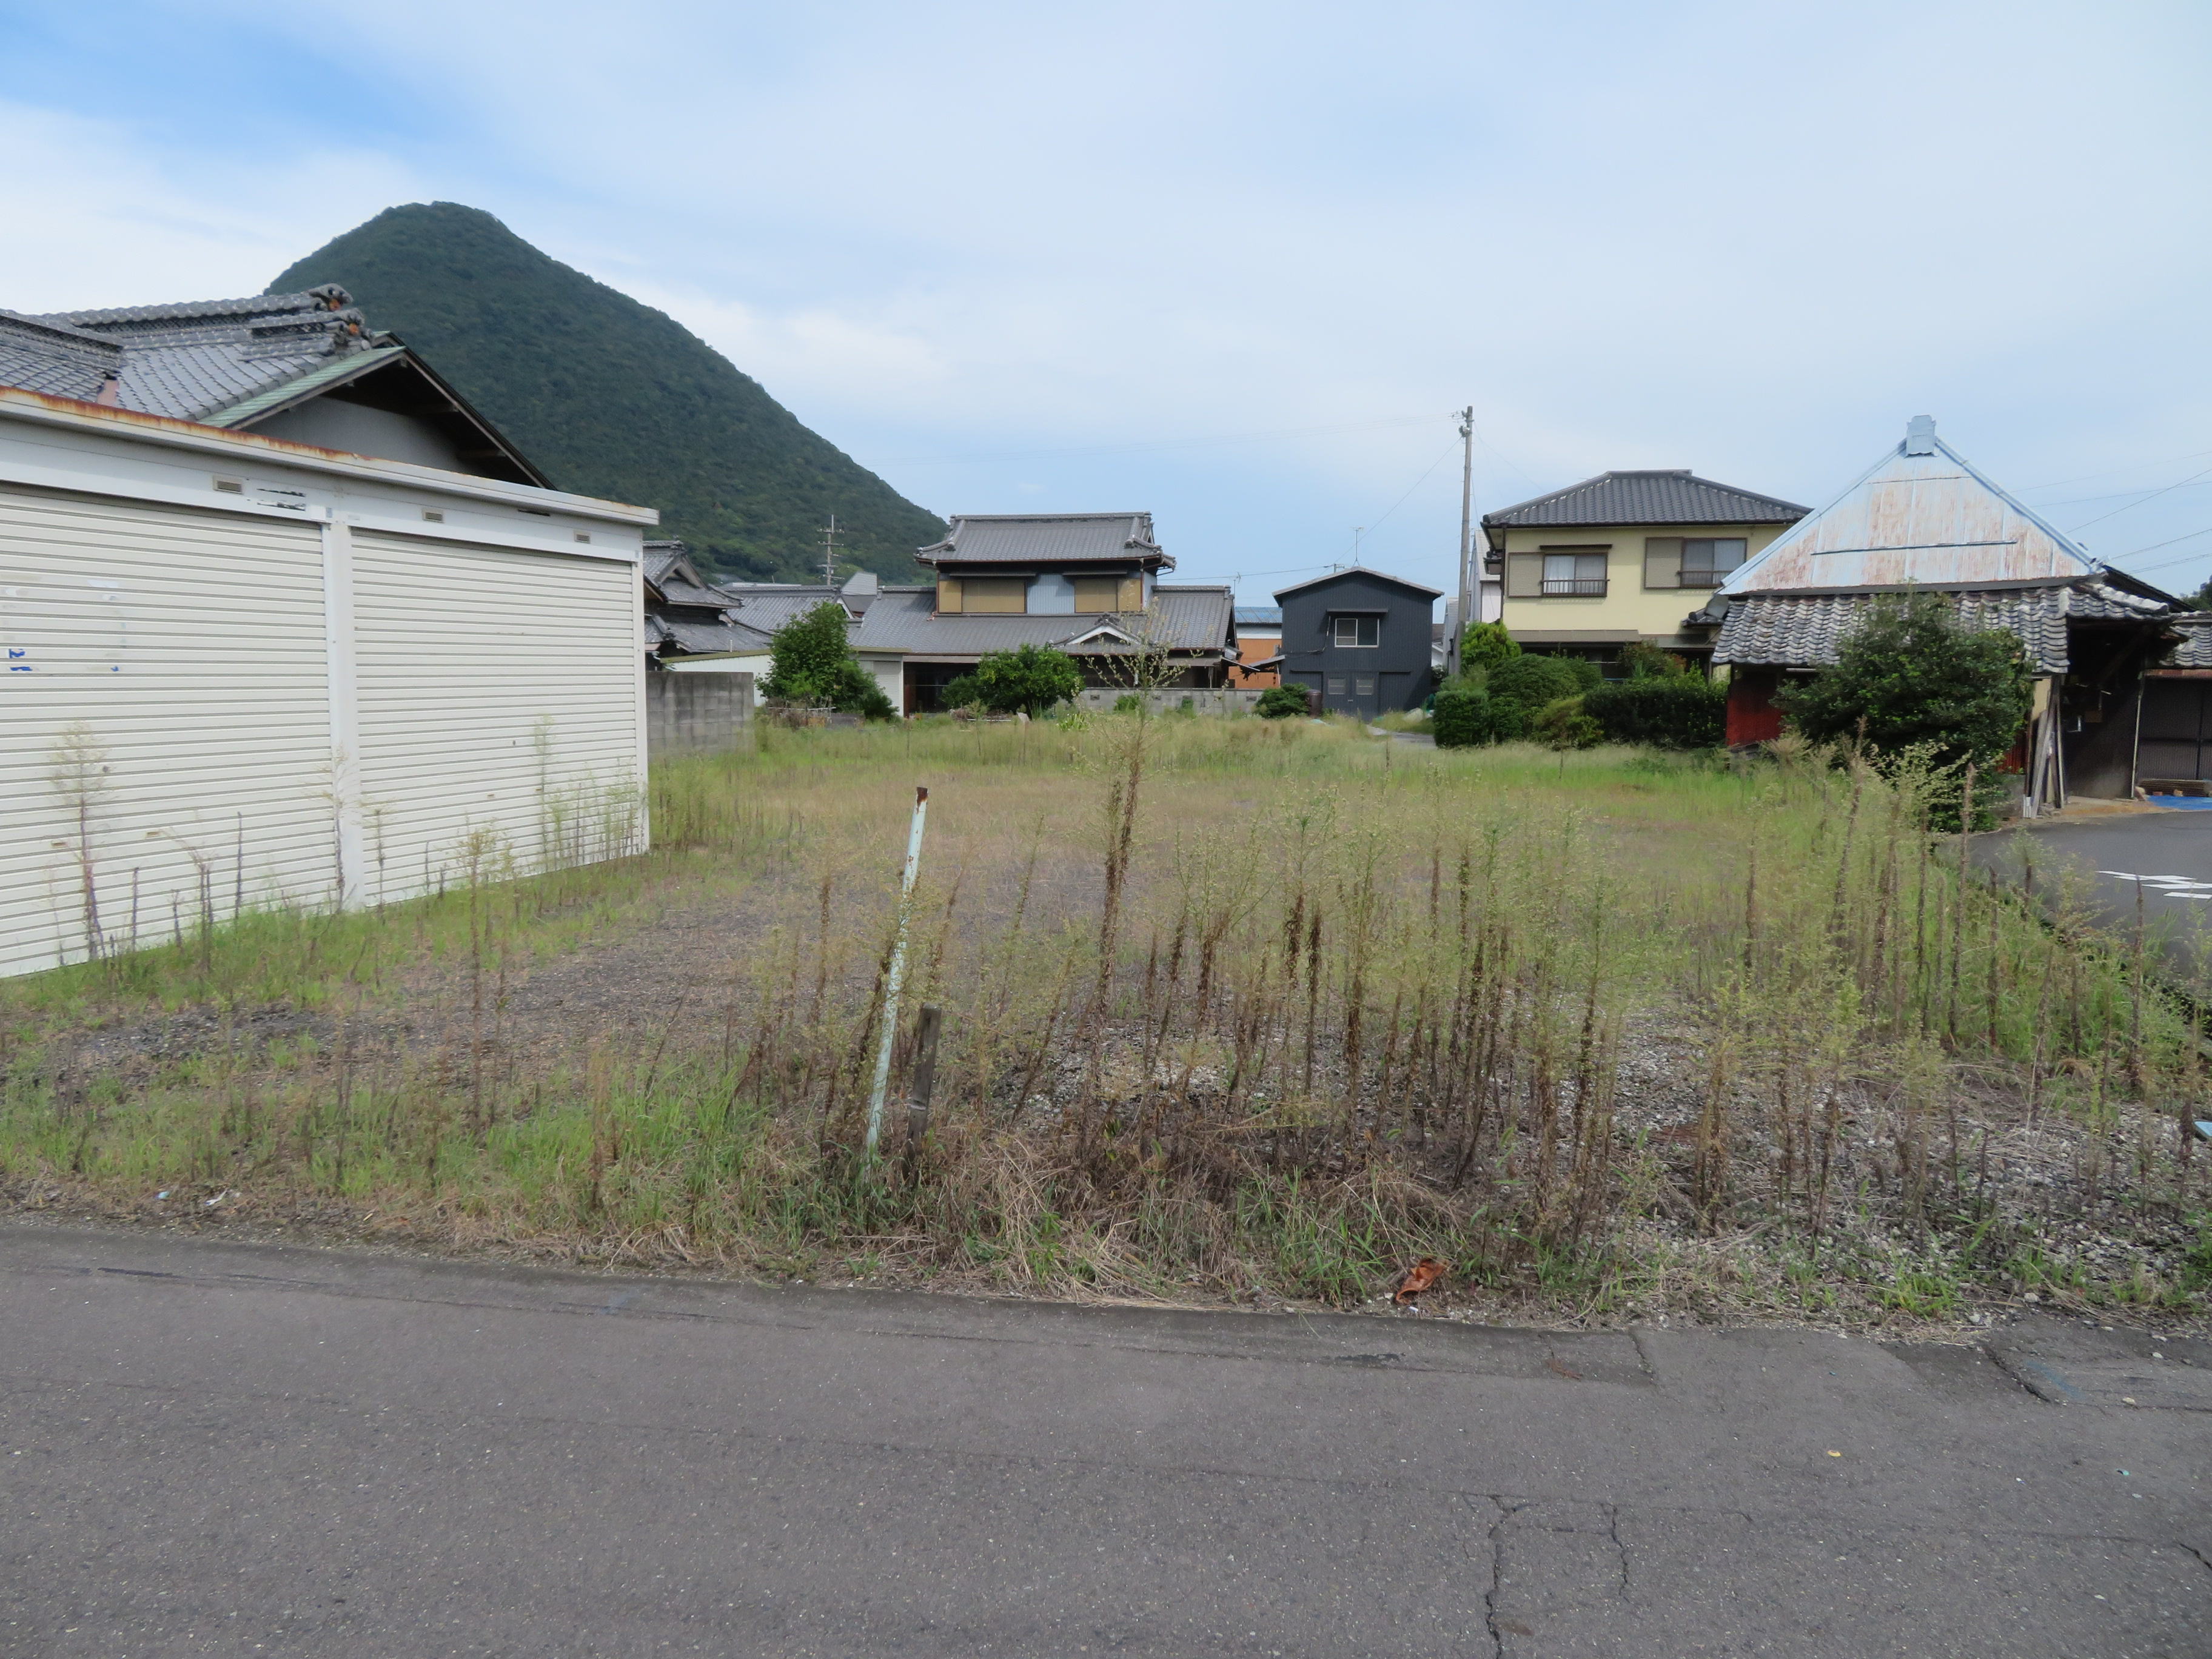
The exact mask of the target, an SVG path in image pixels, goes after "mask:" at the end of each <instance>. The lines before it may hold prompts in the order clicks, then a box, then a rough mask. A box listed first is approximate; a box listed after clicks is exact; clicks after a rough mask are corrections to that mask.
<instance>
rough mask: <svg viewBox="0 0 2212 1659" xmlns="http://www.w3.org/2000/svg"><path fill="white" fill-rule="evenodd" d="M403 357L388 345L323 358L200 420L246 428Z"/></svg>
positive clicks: (401, 348) (401, 351)
mask: <svg viewBox="0 0 2212 1659" xmlns="http://www.w3.org/2000/svg"><path fill="white" fill-rule="evenodd" d="M195 349H198V350H206V349H208V348H206V347H197V348H195ZM179 355H182V354H179ZM406 355H407V349H406V348H405V347H404V346H396V345H388V346H374V347H372V348H371V349H368V350H367V351H349V352H348V353H346V354H345V356H343V357H332V358H327V359H325V361H324V362H320V363H318V364H317V365H316V366H315V367H314V368H311V369H309V370H308V371H307V373H306V374H298V375H295V376H294V377H293V378H292V379H290V380H280V381H278V382H277V383H276V385H275V386H265V387H264V388H263V389H262V390H261V391H259V392H255V393H254V394H253V395H252V397H251V398H242V399H240V401H239V402H237V403H234V404H231V405H230V406H229V407H228V409H222V410H216V411H215V412H213V413H211V414H210V415H208V416H205V417H204V418H205V419H206V421H207V423H208V424H209V425H210V426H234V427H243V426H248V425H251V424H252V422H253V421H254V420H255V419H256V418H257V417H258V416H263V415H265V414H267V413H268V412H269V411H270V410H272V409H275V408H276V406H277V405H278V404H289V403H290V402H292V401H293V400H294V399H295V398H304V397H306V396H307V395H308V394H309V393H311V392H320V391H321V390H323V389H324V388H325V387H326V386H336V385H337V384H338V383H339V382H340V381H342V380H352V379H354V378H355V377H356V376H357V375H362V374H370V373H373V372H374V371H375V370H377V369H380V368H383V367H384V366H385V365H386V363H389V362H392V361H393V360H394V359H396V358H399V357H404V356H406Z"/></svg>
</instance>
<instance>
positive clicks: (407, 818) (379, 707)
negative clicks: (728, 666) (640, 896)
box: [353, 531, 644, 902]
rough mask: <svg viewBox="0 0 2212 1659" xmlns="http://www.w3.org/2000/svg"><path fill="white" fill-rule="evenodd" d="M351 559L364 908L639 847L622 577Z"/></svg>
mask: <svg viewBox="0 0 2212 1659" xmlns="http://www.w3.org/2000/svg"><path fill="white" fill-rule="evenodd" d="M353 546H354V630H355V655H356V667H357V673H358V684H359V687H360V692H359V708H360V731H361V791H362V832H363V834H362V838H363V842H364V848H365V854H366V860H367V868H366V870H365V871H364V872H363V873H364V882H363V886H364V890H365V896H367V897H368V898H369V899H371V900H374V901H377V902H382V901H383V900H385V899H391V898H398V897H400V896H404V895H406V894H410V893H417V892H422V891H424V890H435V889H437V888H439V887H441V886H443V885H445V884H447V883H449V882H455V881H459V880H463V879H465V878H467V876H468V874H469V873H470V872H471V868H474V869H475V870H476V871H477V872H479V873H482V874H484V875H496V874H501V873H506V872H508V871H509V870H512V871H513V872H527V871H531V870H536V869H543V868H546V867H548V866H553V865H560V864H568V863H576V862H584V861H588V860H592V859H599V858H608V857H614V856H617V855H619V854H623V853H625V852H631V851H635V850H637V849H638V848H640V847H641V846H642V845H643V836H644V817H643V811H642V802H641V798H640V792H639V785H640V780H641V777H642V775H643V771H644V767H643V757H642V756H641V754H640V753H639V748H638V745H639V742H640V738H639V731H640V726H639V721H640V718H641V700H642V698H643V696H644V689H643V684H642V680H643V676H644V658H643V656H642V654H641V647H640V645H639V643H638V626H637V611H638V603H639V599H638V594H639V589H638V574H637V569H636V567H635V566H634V565H631V564H629V563H625V562H618V561H615V560H609V559H591V558H569V557H564V556H561V555H558V554H549V553H528V552H520V551H515V550H509V549H506V548H495V547H480V546H476V545H473V544H465V543H458V542H448V541H439V540H434V539H431V538H415V537H410V536H397V535H386V534H380V533H373V532H362V531H356V532H354V537H353Z"/></svg>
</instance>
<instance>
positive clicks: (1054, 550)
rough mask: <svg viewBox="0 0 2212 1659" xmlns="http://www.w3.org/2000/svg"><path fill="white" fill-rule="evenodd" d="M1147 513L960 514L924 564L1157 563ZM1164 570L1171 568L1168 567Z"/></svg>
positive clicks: (923, 554)
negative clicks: (1141, 560) (1139, 560)
mask: <svg viewBox="0 0 2212 1659" xmlns="http://www.w3.org/2000/svg"><path fill="white" fill-rule="evenodd" d="M915 557H917V558H919V559H921V561H922V562H924V563H925V564H959V563H963V562H975V563H987V564H1063V563H1069V562H1090V561H1098V562H1119V563H1127V562H1130V561H1132V560H1137V559H1144V560H1148V561H1149V560H1152V559H1158V558H1161V557H1162V555H1161V553H1160V549H1159V545H1158V543H1156V542H1155V541H1154V540H1153V539H1152V514H1151V513H962V514H960V515H959V516H957V517H956V518H954V519H952V520H951V521H950V528H949V529H948V530H947V531H946V532H945V539H944V540H943V541H941V542H938V543H936V544H933V545H932V546H929V547H925V548H923V549H922V550H921V551H920V552H919V553H918V554H916V555H915ZM1169 568H1173V567H1172V563H1170V566H1169Z"/></svg>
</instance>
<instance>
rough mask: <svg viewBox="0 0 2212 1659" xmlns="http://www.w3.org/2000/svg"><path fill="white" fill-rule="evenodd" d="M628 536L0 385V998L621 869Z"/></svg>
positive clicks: (570, 510) (638, 756)
mask: <svg viewBox="0 0 2212 1659" xmlns="http://www.w3.org/2000/svg"><path fill="white" fill-rule="evenodd" d="M656 521H657V515H656V514H655V513H653V512H652V511H651V510H650V509H648V508H644V507H626V506H622V505H619V504H617V503H613V502H608V501H594V500H592V499H590V498H588V497H585V496H579V495H565V494H562V493H561V492H558V491H556V490H551V489H545V488H543V487H541V486H539V485H538V484H535V483H527V482H522V481H520V480H519V479H515V478H512V477H509V478H501V477H485V476H473V475H471V474H467V473H462V472H455V471H443V470H441V469H439V468H436V467H433V466H428V465H416V464H414V463H411V462H408V461H403V460H389V459H374V458H370V457H368V456H363V455H357V454H349V453H340V452H338V451H336V450H331V449H323V448H318V447H310V446H308V445H306V444H302V443H297V442H291V441H284V440H282V439H277V438H271V437H265V436H258V435H253V434H250V433H244V432H238V431H233V430H225V429H222V428H218V427H216V426H211V425H207V424H200V423H196V422H187V421H181V420H174V419H169V418H165V417H162V416H155V415H149V414H143V413H138V412H135V411H133V410H129V409H126V408H118V407H104V406H101V404H99V403H94V402H87V401H78V400H76V399H72V398H56V397H49V396H46V395H42V394H40V393H39V392H28V391H22V390H16V389H8V388H4V387H0V654H3V655H4V658H5V661H4V670H5V671H4V674H0V974H21V973H27V972H32V971H34V970H37V969H42V968H46V967H50V966H52V965H54V964H56V963H61V962H64V961H76V960H81V959H82V958H83V957H85V956H86V954H87V953H88V951H89V950H92V949H94V948H106V949H114V950H121V949H128V948H131V945H132V944H133V943H134V941H135V942H137V943H152V942H155V941H157V940H160V939H167V938H169V937H170V936H171V935H172V933H173V930H174V929H175V928H177V927H185V928H186V929H189V928H191V927H194V926H195V925H197V923H198V922H199V921H201V920H202V919H203V918H204V917H207V916H212V917H213V918H214V919H215V920H217V921H222V920H227V919H228V917H229V916H230V915H232V913H233V912H234V910H235V909H236V908H238V907H239V905H240V903H241V902H242V903H243V904H244V906H245V907H246V908H249V909H251V908H255V907H257V906H264V905H271V904H294V905H307V906H327V905H330V904H332V903H334V902H344V903H347V904H362V903H373V902H382V901H386V900H392V899H398V898H403V897H406V896H410V895H413V894H417V893H421V892H423V891H425V890H434V889H436V888H438V887H440V886H441V885H443V884H448V883H452V882H454V881H457V880H459V879H462V878H465V877H466V876H467V875H468V874H469V873H470V872H471V870H474V871H476V872H477V873H480V874H502V873H507V872H509V871H513V872H526V871H529V870H532V869H536V868H543V867H546V866H549V865H558V864H568V863H574V862H581V861H586V860H592V859H596V858H603V857H609V856H614V855H617V854H622V853H625V852H630V851H635V850H640V849H641V848H643V847H644V846H645V844H646V838H647V824H646V821H645V811H644V801H645V796H644V786H645V736H644V727H645V711H644V690H643V684H642V681H643V657H642V647H643V638H644V634H643V626H644V625H643V618H642V612H641V583H640V578H639V562H640V559H641V552H642V546H643V538H644V533H645V531H646V529H647V526H651V525H653V523H655V522H656ZM87 872H90V877H91V895H90V896H91V899H92V903H91V904H89V905H88V902H87V891H86V887H87V883H86V873H87ZM95 912H96V916H95V914H94V913H95Z"/></svg>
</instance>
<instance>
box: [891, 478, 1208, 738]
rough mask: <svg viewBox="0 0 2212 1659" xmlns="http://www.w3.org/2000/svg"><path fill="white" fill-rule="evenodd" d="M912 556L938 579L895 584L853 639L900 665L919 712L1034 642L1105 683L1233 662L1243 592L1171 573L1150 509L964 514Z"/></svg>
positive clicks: (1171, 678)
mask: <svg viewBox="0 0 2212 1659" xmlns="http://www.w3.org/2000/svg"><path fill="white" fill-rule="evenodd" d="M915 557H916V558H917V559H919V560H920V561H921V562H922V563H923V564H925V565H927V566H929V567H930V568H931V569H932V570H933V572H934V573H935V574H936V577H937V580H936V581H935V582H934V583H933V584H932V585H930V586H885V587H884V589H883V590H882V592H881V593H880V594H879V595H878V597H877V598H876V599H875V600H874V602H873V603H872V605H869V606H868V608H867V611H866V615H864V616H862V617H860V619H859V621H858V623H856V625H855V626H854V629H853V633H852V636H851V637H852V641H853V647H854V650H855V651H857V652H858V653H860V656H861V658H862V659H863V660H864V661H865V660H868V659H871V658H872V657H881V658H884V659H891V658H896V659H898V660H899V661H900V662H901V663H902V684H901V690H902V696H901V697H898V698H894V699H893V701H894V702H896V703H898V704H899V706H900V707H902V708H903V709H904V710H905V712H906V713H908V714H927V713H929V712H930V711H932V710H933V709H935V708H938V707H939V697H940V696H941V694H942V693H943V691H944V689H945V686H946V685H947V684H950V683H951V681H952V680H954V679H956V678H958V677H959V676H961V675H963V674H965V673H967V672H968V671H969V670H970V669H972V668H974V667H975V665H976V663H977V661H978V660H979V659H981V658H982V657H984V656H985V655H987V654H988V653H992V652H994V651H1012V650H1017V649H1018V648H1019V647H1022V646H1024V645H1038V646H1049V647H1053V648H1054V649H1055V650H1059V651H1064V652H1066V653H1067V654H1068V655H1070V656H1072V657H1073V658H1074V659H1075V660H1076V662H1077V663H1078V664H1079V665H1080V666H1081V667H1082V669H1083V673H1084V678H1085V680H1086V681H1087V682H1088V683H1089V684H1092V685H1098V686H1114V685H1117V684H1120V685H1133V684H1135V683H1136V682H1137V681H1138V680H1139V678H1141V679H1142V680H1143V681H1144V682H1145V683H1146V684H1149V685H1152V686H1156V687H1178V686H1179V687H1184V688H1188V689H1191V690H1200V689H1206V688H1216V687H1219V686H1223V685H1225V684H1228V675H1229V666H1230V665H1231V663H1233V662H1235V661H1236V660H1237V625H1236V619H1235V615H1234V597H1235V596H1234V595H1233V593H1232V592H1231V590H1230V589H1229V588H1228V587H1227V586H1203V585H1197V584H1192V585H1188V586H1185V585H1179V584H1174V583H1169V582H1165V581H1163V580H1160V579H1161V577H1163V576H1164V575H1165V574H1167V573H1168V572H1170V571H1171V570H1173V569H1174V568H1175V561H1174V560H1173V559H1171V558H1170V557H1169V556H1168V555H1167V554H1166V553H1165V552H1164V550H1162V549H1161V547H1160V545H1159V543H1158V541H1157V540H1156V539H1155V538H1154V534H1153V530H1152V514H1151V513H963V514H961V515H960V516H958V517H957V518H955V519H952V520H950V521H949V522H948V524H947V526H946V530H945V539H944V540H942V541H940V542H937V543H935V544H933V545H931V546H928V547H925V548H923V549H921V550H920V551H919V552H918V553H916V554H915ZM1140 663H1143V664H1146V666H1145V667H1144V668H1142V669H1141V671H1140V670H1139V664H1140Z"/></svg>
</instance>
